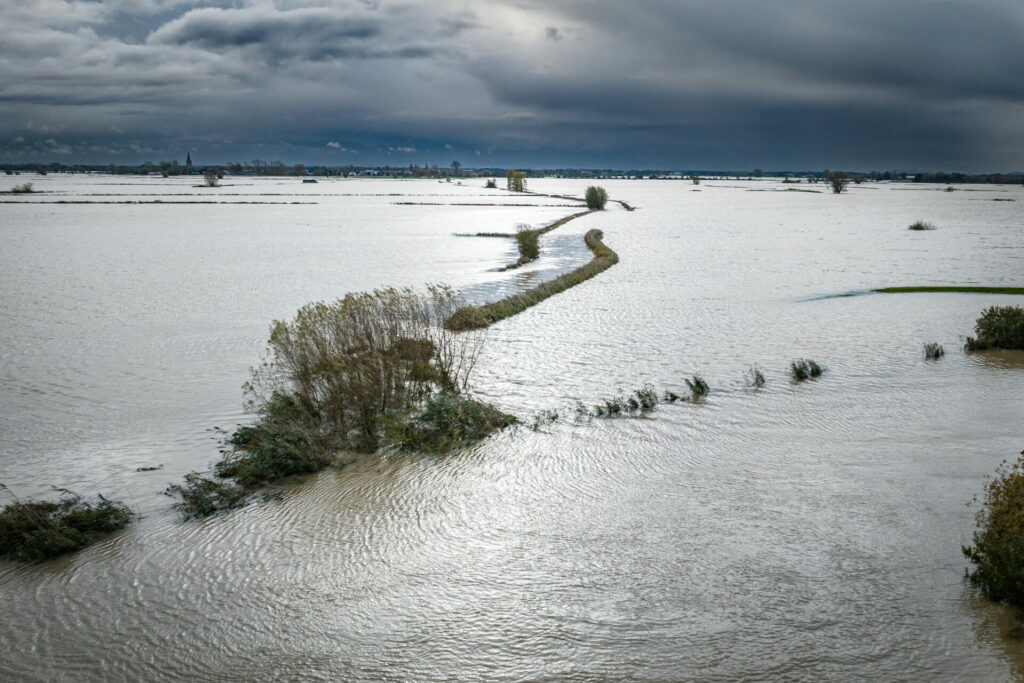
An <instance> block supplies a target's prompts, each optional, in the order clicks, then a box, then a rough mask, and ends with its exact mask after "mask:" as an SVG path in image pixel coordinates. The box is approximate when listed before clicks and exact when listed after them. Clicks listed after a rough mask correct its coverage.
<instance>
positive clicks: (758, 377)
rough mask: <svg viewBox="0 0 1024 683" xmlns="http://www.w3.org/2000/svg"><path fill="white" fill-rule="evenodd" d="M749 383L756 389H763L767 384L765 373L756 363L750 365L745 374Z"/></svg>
mask: <svg viewBox="0 0 1024 683" xmlns="http://www.w3.org/2000/svg"><path fill="white" fill-rule="evenodd" d="M745 377H746V380H747V385H749V386H752V387H754V388H755V389H763V388H764V385H765V379H764V373H763V372H761V369H760V368H759V367H757V366H756V365H752V366H750V369H749V370H747V372H746V374H745Z"/></svg>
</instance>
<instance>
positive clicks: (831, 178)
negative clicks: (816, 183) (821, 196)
mask: <svg viewBox="0 0 1024 683" xmlns="http://www.w3.org/2000/svg"><path fill="white" fill-rule="evenodd" d="M825 182H827V183H828V184H829V185H831V186H832V192H834V193H835V194H839V193H840V192H842V191H843V190H845V189H846V186H847V185H849V184H850V176H848V175H846V173H844V172H843V171H828V170H826V171H825Z"/></svg>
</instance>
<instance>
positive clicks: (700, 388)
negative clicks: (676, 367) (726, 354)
mask: <svg viewBox="0 0 1024 683" xmlns="http://www.w3.org/2000/svg"><path fill="white" fill-rule="evenodd" d="M686 386H688V387H689V388H690V398H691V399H692V400H694V401H696V400H697V399H699V398H702V397H704V396H707V395H708V392H709V391H711V387H709V386H708V383H707V382H705V381H704V378H703V377H701V376H700V375H699V374H697V375H694V376H693V379H692V380H691V379H688V380H686Z"/></svg>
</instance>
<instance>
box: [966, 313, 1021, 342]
mask: <svg viewBox="0 0 1024 683" xmlns="http://www.w3.org/2000/svg"><path fill="white" fill-rule="evenodd" d="M974 333H975V334H976V335H977V337H968V338H967V344H965V345H964V348H965V349H967V350H968V351H979V350H982V349H1024V308H1021V307H1020V306H992V307H990V308H986V309H985V310H984V311H983V312H982V314H981V317H980V318H978V320H977V322H976V323H975V325H974Z"/></svg>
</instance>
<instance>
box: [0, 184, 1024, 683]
mask: <svg viewBox="0 0 1024 683" xmlns="http://www.w3.org/2000/svg"><path fill="white" fill-rule="evenodd" d="M9 180H10V181H11V185H12V186H13V185H14V184H18V183H21V182H24V181H26V180H28V181H31V182H34V183H35V187H36V189H37V190H43V191H45V194H37V195H24V196H17V197H14V196H5V197H0V200H3V201H4V203H0V239H2V240H3V245H4V247H3V250H2V251H0V389H2V390H0V482H2V483H3V484H6V485H7V486H8V487H10V489H11V490H12V491H14V492H15V493H16V494H18V495H20V496H46V495H52V494H50V492H49V487H50V486H63V487H68V488H71V489H74V490H76V491H79V492H81V493H84V494H93V493H103V494H106V495H110V496H114V497H117V498H121V499H123V500H126V501H128V502H129V503H130V504H131V505H132V506H133V507H135V508H136V509H137V510H138V511H139V512H140V513H141V514H142V519H141V520H140V521H139V522H138V523H136V524H135V525H133V526H132V527H130V528H129V529H128V530H126V531H125V532H123V533H120V534H117V535H114V536H112V537H110V538H108V539H106V540H104V541H102V542H100V543H99V544H97V545H95V546H93V547H91V548H89V549H86V550H85V551H83V552H81V553H79V554H76V555H72V556H67V557H64V558H60V559H58V560H55V561H51V562H48V563H44V564H41V565H31V566H25V565H19V564H15V563H12V562H0V595H2V599H3V605H4V609H3V610H0V633H2V634H3V642H4V644H5V647H4V648H3V651H2V652H0V678H2V679H10V680H28V681H36V680H38V681H44V680H45V681H50V680H68V681H80V680H97V679H113V680H161V681H165V680H184V679H206V680H227V681H234V680H238V681H243V680H277V679H285V680H292V679H294V680H438V679H453V680H490V679H494V680H519V679H531V680H538V679H570V680H579V679H588V680H593V679H598V680H609V679H610V680H619V679H643V680H680V679H700V680H734V679H740V678H749V679H787V680H822V679H863V678H881V679H911V680H947V679H971V680H1008V679H1014V678H1018V677H1020V676H1024V645H1022V642H1021V640H1020V639H1019V633H1018V630H1019V626H1018V616H1017V614H1016V613H1015V612H1014V611H1013V610H1011V609H1009V608H1006V607H1002V606H999V605H994V604H992V603H989V602H988V601H986V600H984V599H982V598H980V597H978V595H977V594H976V592H975V591H974V590H973V589H972V588H971V587H970V586H969V585H968V584H967V583H966V582H965V581H964V579H963V575H964V569H965V567H966V561H965V560H964V559H963V557H962V555H961V553H960V546H961V545H962V544H966V543H969V542H970V538H971V533H972V530H973V516H974V512H975V509H976V508H972V507H968V506H967V503H968V502H969V501H970V500H971V499H972V497H973V496H975V495H976V494H980V493H981V492H982V488H983V486H984V482H985V478H986V476H988V475H990V474H991V473H992V472H993V471H994V469H995V467H996V466H997V465H998V463H999V462H1000V461H1001V460H1003V459H1012V458H1014V457H1016V455H1017V454H1018V453H1019V452H1020V451H1021V449H1022V448H1024V434H1022V431H1021V425H1022V424H1024V353H1017V352H992V353H979V354H970V355H968V354H965V353H964V352H962V351H960V350H959V349H960V347H961V346H962V343H963V339H962V338H963V336H965V335H967V334H970V333H971V331H972V328H973V323H974V320H975V318H977V316H978V315H979V313H980V312H981V310H982V309H983V308H985V307H987V306H990V305H993V304H1004V305H1005V304H1009V303H1020V302H1019V297H1008V296H996V295H964V294H909V295H881V294H862V293H864V292H866V291H868V290H870V289H871V288H874V287H882V286H887V285H919V284H922V285H923V284H951V283H952V284H981V285H1016V286H1019V285H1020V284H1021V276H1022V273H1024V219H1022V216H1024V213H1022V208H1024V188H1021V187H999V186H983V187H982V186H963V187H962V188H961V189H960V190H959V191H956V192H943V191H941V190H942V188H941V187H939V186H915V185H903V184H865V185H862V186H853V187H851V188H850V191H849V192H848V193H846V194H843V195H839V196H833V195H831V194H825V193H810V192H789V191H787V189H788V188H789V187H790V186H787V185H783V184H781V183H778V182H775V181H750V182H738V181H728V182H727V181H705V182H703V183H702V184H701V185H699V186H693V185H691V184H690V183H689V182H682V181H674V182H673V181H617V180H610V181H602V182H601V184H602V185H604V186H605V187H606V188H607V189H608V191H609V194H610V195H611V197H613V198H619V199H624V200H626V201H628V202H629V203H630V204H633V205H635V206H637V207H639V208H638V210H637V211H635V212H627V211H625V210H623V209H622V208H621V207H619V206H618V205H617V204H610V205H609V208H608V210H607V211H605V212H602V213H598V214H591V215H588V216H586V217H583V218H581V219H578V220H575V221H572V222H570V223H568V224H567V225H565V226H563V227H561V228H559V229H557V230H555V231H554V232H552V233H549V234H548V235H546V236H544V237H542V238H541V250H542V257H541V259H540V260H539V261H538V262H536V263H535V264H531V265H530V266H528V267H526V268H524V269H520V270H516V271H508V272H501V271H500V270H499V269H500V267H501V266H502V265H504V264H506V263H509V262H511V261H514V260H515V258H516V253H515V249H514V245H513V242H512V240H506V239H501V238H482V237H464V236H460V234H461V233H475V232H512V231H514V230H515V227H516V225H517V224H521V223H526V224H530V225H533V226H542V225H544V224H546V223H549V222H551V221H553V220H555V219H557V218H559V217H561V216H564V215H566V214H568V213H573V212H575V211H576V210H577V209H575V208H571V207H566V206H557V205H564V204H566V203H567V202H566V201H565V200H555V199H551V198H547V197H539V196H527V197H523V196H518V197H512V196H509V195H508V194H507V193H505V192H504V191H500V190H498V191H495V190H484V189H483V188H482V187H481V186H482V185H483V181H482V180H480V181H475V180H474V181H464V183H463V184H462V185H457V184H454V183H453V184H447V183H444V184H441V183H438V182H436V181H390V180H367V179H358V180H356V179H351V180H323V181H321V182H319V183H317V184H308V185H303V184H300V183H299V182H298V181H297V180H295V179H251V178H239V179H228V180H226V181H225V183H224V186H223V187H220V188H215V189H199V188H194V187H192V185H193V184H194V183H195V181H194V180H193V179H159V178H139V179H133V178H123V177H110V176H89V177H68V176H59V175H49V176H46V177H26V176H22V177H20V178H16V179H14V178H10V179H9ZM15 180H16V181H17V183H15V182H14V181H15ZM0 182H2V181H0ZM530 183H531V189H533V190H536V191H539V192H551V193H559V194H561V193H566V194H575V195H581V194H582V191H583V189H584V188H585V187H586V185H587V184H588V183H587V182H585V181H576V180H554V179H552V180H543V179H539V180H533V179H531V180H530ZM798 187H799V188H801V189H818V190H821V189H823V188H822V186H821V185H817V186H810V187H808V186H806V185H801V186H798ZM0 189H7V188H6V187H3V186H2V185H0ZM156 199H161V203H152V202H153V201H154V200H156ZM199 200H204V201H215V202H231V203H216V204H213V203H196V202H198V201H199ZM995 200H1012V201H995ZM60 201H64V202H70V201H79V202H100V201H103V202H117V203H104V204H100V203H88V204H83V203H78V204H71V203H64V204H58V203H56V202H60ZM14 202H17V203H14ZM127 202H137V203H127ZM147 202H148V203H147ZM170 202H181V203H170ZM185 202H188V203H185ZM237 202H275V203H245V204H243V203H237ZM293 202H297V203H293ZM398 202H421V204H412V205H410V204H400V203H398ZM495 203H496V204H508V205H501V206H485V204H495ZM473 204H475V205H473ZM916 220H925V221H928V222H931V223H933V224H935V225H936V228H937V229H936V230H935V231H930V232H912V231H909V230H907V226H908V225H909V224H910V223H912V222H914V221H916ZM591 228H600V229H602V230H603V231H604V234H605V242H606V244H608V246H610V247H611V248H613V249H615V250H616V251H617V252H618V253H619V255H620V258H621V261H620V263H619V264H618V265H616V266H614V267H613V268H611V269H610V270H608V271H606V272H604V273H602V274H600V275H598V276H597V277H596V278H594V279H592V280H590V281H588V282H586V283H584V284H582V285H580V286H578V287H575V288H573V289H571V290H569V291H567V292H565V293H563V294H560V295H558V296H556V297H554V298H552V299H548V300H547V301H545V302H543V303H542V304H540V305H538V306H535V307H533V308H531V309H529V310H528V311H526V312H524V313H522V314H520V315H517V316H514V317H512V318H510V319H507V320H505V321H502V322H500V323H498V324H497V325H495V326H494V327H493V328H491V330H490V331H489V335H488V339H487V342H486V347H485V349H484V352H483V354H482V357H481V359H480V363H479V365H478V368H477V372H476V375H475V378H474V381H473V385H474V389H475V391H476V393H477V394H478V395H480V396H481V397H483V398H485V399H487V400H489V401H492V402H494V403H495V404H497V405H498V406H499V407H501V408H503V409H504V410H507V411H509V412H513V413H516V414H518V415H520V416H521V417H524V418H526V419H527V420H529V418H530V416H531V415H532V414H533V413H535V412H536V411H540V410H545V409H557V410H559V411H560V412H561V414H562V417H561V418H560V419H559V420H558V421H557V422H555V423H554V424H552V425H549V426H544V427H542V428H541V429H540V430H538V431H534V430H532V429H529V428H516V429H511V430H507V431H505V432H504V433H501V434H499V435H497V436H495V437H493V438H491V439H489V440H487V441H485V442H483V443H481V444H479V445H477V446H475V447H473V448H469V449H466V450H463V451H459V452H456V453H452V454H450V455H445V456H440V457H438V456H424V455H409V454H391V453H388V454H375V455H362V456H355V455H352V456H351V458H350V459H351V462H350V464H348V465H346V466H345V467H343V468H341V469H338V470H330V471H326V472H324V473H321V474H320V475H317V476H313V477H308V478H304V479H299V480H295V481H291V482H288V483H287V484H286V485H285V486H284V487H283V489H284V490H283V492H282V495H280V496H277V497H275V498H273V499H272V500H266V501H259V502H256V503H254V504H252V505H249V506H247V507H245V508H243V509H241V510H237V511H233V512H230V513H226V514H221V515H218V516H215V517H212V518H209V519H206V520H201V521H190V522H182V521H181V520H180V519H179V518H178V516H177V515H176V514H175V513H174V512H173V511H172V510H171V508H170V505H171V503H172V501H171V500H170V499H169V498H167V497H165V496H163V495H161V494H160V491H161V490H162V489H163V488H164V487H166V486H167V484H169V483H172V482H175V481H180V479H181V477H182V475H183V474H184V473H185V472H187V471H189V470H193V469H205V468H207V467H208V466H209V464H210V463H211V462H212V461H214V460H216V458H217V442H216V440H215V436H216V435H215V434H213V433H212V432H211V431H210V428H212V427H214V426H221V427H225V428H231V427H232V426H233V425H234V424H236V423H238V422H241V421H243V420H245V419H246V417H245V414H244V411H243V408H242V395H241V389H240V387H241V384H242V383H243V382H244V381H245V380H246V379H247V374H248V368H249V367H250V366H251V365H253V364H255V363H257V362H258V360H259V355H260V352H261V349H262V347H263V343H264V340H265V337H266V334H267V330H268V326H269V324H270V321H271V320H273V319H275V318H288V317H290V316H291V315H292V314H293V313H294V312H295V310H296V309H297V308H298V307H299V306H301V305H303V304H304V303H307V302H309V301H313V300H318V299H331V298H335V297H338V296H341V295H343V294H344V293H346V292H350V291H356V290H363V289H369V288H373V287H379V286H392V285H393V286H404V285H411V286H422V285H423V284H425V283H428V282H438V281H444V282H448V283H450V284H452V285H453V286H455V287H457V288H459V289H461V290H463V291H464V292H466V294H467V296H468V297H469V298H471V299H473V300H482V299H489V298H494V297H496V296H501V295H503V294H504V293H507V292H509V291H513V290H514V289H516V288H523V287H529V286H532V285H533V284H535V283H536V282H538V281H541V280H544V279H548V278H549V277H552V276H554V275H556V274H558V273H561V272H565V271H566V270H568V269H571V268H572V267H574V266H575V265H577V264H580V263H582V262H585V261H586V260H588V259H589V256H590V255H589V252H587V250H586V249H585V248H584V247H583V245H582V235H583V233H584V232H586V231H587V230H589V229H591ZM850 293H853V294H857V295H855V296H837V295H843V294H850ZM861 294H862V295H861ZM931 341H936V342H939V343H941V344H943V345H944V346H945V348H946V351H947V353H946V356H945V357H944V358H942V359H941V360H939V361H937V362H934V361H925V360H924V359H923V357H922V351H921V347H922V344H923V343H924V342H931ZM800 357H807V358H813V359H815V360H818V361H819V362H821V363H823V364H824V365H825V366H827V368H828V371H827V372H826V374H825V375H824V376H823V377H821V378H820V379H818V380H816V381H811V382H806V383H803V384H800V385H794V384H792V383H790V382H789V381H788V379H787V377H786V370H787V368H788V365H789V362H790V361H791V360H793V359H796V358H800ZM754 364H756V365H757V366H758V367H760V368H761V369H762V370H763V372H764V374H765V376H766V377H767V380H768V383H767V386H766V387H765V388H764V389H762V390H759V391H755V390H753V389H751V388H749V387H747V386H745V383H744V379H743V374H744V372H745V371H746V370H747V369H748V368H750V366H752V365H754ZM698 372H699V373H701V374H702V375H703V377H704V378H705V379H706V380H707V381H708V383H709V384H710V386H711V393H710V395H709V396H708V397H707V398H706V399H705V400H703V401H702V402H700V403H697V404H675V405H662V406H660V407H659V408H658V410H656V411H655V412H653V413H651V414H650V416H649V417H645V418H618V419H611V420H591V421H586V420H577V419H575V418H574V417H573V414H572V413H573V411H572V406H573V404H574V402H575V401H576V400H577V399H578V400H582V401H583V402H584V403H590V404H593V403H596V402H597V401H598V400H600V399H603V398H608V397H612V396H615V395H617V394H625V393H628V392H629V391H632V390H633V389H636V388H639V387H640V386H642V385H643V384H645V383H650V384H652V385H654V386H655V387H657V388H658V389H659V390H662V389H671V390H674V391H676V392H677V393H683V391H682V390H684V389H685V382H684V378H686V377H690V376H692V375H693V374H695V373H698ZM140 467H160V468H161V469H158V470H155V471H146V472H139V471H136V469H137V468H140ZM0 493H3V492H0ZM5 495H6V494H5ZM8 500H9V497H8V498H6V499H0V502H7V501H8Z"/></svg>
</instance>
